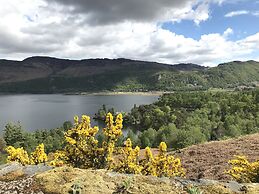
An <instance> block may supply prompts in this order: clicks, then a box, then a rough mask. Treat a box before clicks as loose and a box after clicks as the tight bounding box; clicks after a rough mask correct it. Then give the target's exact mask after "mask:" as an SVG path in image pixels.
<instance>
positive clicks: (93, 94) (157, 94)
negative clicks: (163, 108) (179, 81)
mask: <svg viewBox="0 0 259 194" xmlns="http://www.w3.org/2000/svg"><path fill="white" fill-rule="evenodd" d="M165 93H169V92H160V91H154V92H89V93H88V92H81V93H79V94H77V95H82V96H117V95H121V96H123V95H132V96H134V95H141V96H160V95H163V94H165ZM170 93H171V92H170ZM68 95H71V94H68ZM72 95H74V94H72Z"/></svg>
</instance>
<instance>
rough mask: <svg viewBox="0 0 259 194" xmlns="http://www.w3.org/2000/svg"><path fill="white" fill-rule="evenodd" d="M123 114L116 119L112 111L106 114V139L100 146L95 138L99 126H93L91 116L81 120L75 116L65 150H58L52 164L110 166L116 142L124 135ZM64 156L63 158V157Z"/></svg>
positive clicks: (84, 116) (66, 135)
mask: <svg viewBox="0 0 259 194" xmlns="http://www.w3.org/2000/svg"><path fill="white" fill-rule="evenodd" d="M122 122H123V119H122V115H121V114H118V115H117V117H116V120H115V121H114V119H113V116H112V114H111V113H108V114H107V116H106V127H105V128H104V129H103V133H104V135H105V140H104V142H103V144H102V146H100V147H99V146H98V140H97V139H96V138H95V137H96V134H97V133H98V131H99V128H98V127H96V126H95V127H91V123H90V117H89V116H86V115H83V116H82V117H81V120H80V119H79V118H78V116H75V117H74V127H73V128H72V129H70V130H68V131H67V132H66V133H65V140H66V142H67V145H66V147H65V150H64V152H62V154H61V152H60V151H58V152H59V153H56V158H54V160H53V161H52V162H51V164H52V165H61V164H64V163H66V164H70V165H72V166H74V167H80V168H109V166H110V164H111V163H112V161H113V157H112V155H113V152H114V147H115V143H116V141H117V140H118V138H119V136H121V135H122V131H121V129H122ZM61 158H62V159H61Z"/></svg>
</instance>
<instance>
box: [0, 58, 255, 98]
mask: <svg viewBox="0 0 259 194" xmlns="http://www.w3.org/2000/svg"><path fill="white" fill-rule="evenodd" d="M258 82H259V63H258V62H256V61H246V62H240V61H234V62H230V63H224V64H220V65H219V66H217V67H213V68H208V67H203V66H199V65H197V64H191V63H190V64H176V65H169V64H162V63H156V62H147V61H138V60H131V59H124V58H119V59H83V60H69V59H58V58H52V57H40V56H38V57H29V58H26V59H24V60H23V61H13V60H4V59H2V60H0V92H2V93H5V92H8V93H9V92H10V93H59V92H61V93H62V92H98V91H152V90H156V91H161V90H163V91H173V90H200V89H207V88H210V87H213V88H233V87H238V86H254V85H257V83H258Z"/></svg>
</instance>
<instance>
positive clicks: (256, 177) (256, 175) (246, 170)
mask: <svg viewBox="0 0 259 194" xmlns="http://www.w3.org/2000/svg"><path fill="white" fill-rule="evenodd" d="M228 163H229V164H230V165H231V166H232V168H231V169H230V170H228V171H227V174H229V175H231V176H232V177H233V178H234V179H235V180H236V181H238V182H245V183H258V182H259V161H256V162H252V163H250V162H249V161H248V160H247V158H246V157H245V156H236V157H235V158H234V159H232V160H230V161H229V162H228Z"/></svg>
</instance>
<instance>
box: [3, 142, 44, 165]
mask: <svg viewBox="0 0 259 194" xmlns="http://www.w3.org/2000/svg"><path fill="white" fill-rule="evenodd" d="M6 151H7V153H8V155H9V156H8V157H7V162H19V163H21V164H22V165H28V164H39V163H43V162H46V161H47V160H48V158H47V155H46V153H45V151H44V144H40V145H38V146H37V147H36V149H35V151H34V152H32V153H31V155H30V156H29V154H28V153H27V151H26V150H24V149H23V147H21V148H14V147H13V146H8V147H7V148H6Z"/></svg>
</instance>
